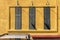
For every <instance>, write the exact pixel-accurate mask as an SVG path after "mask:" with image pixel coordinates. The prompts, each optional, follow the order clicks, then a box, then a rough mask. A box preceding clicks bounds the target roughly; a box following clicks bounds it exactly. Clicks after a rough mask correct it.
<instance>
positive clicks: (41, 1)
mask: <svg viewBox="0 0 60 40" xmlns="http://www.w3.org/2000/svg"><path fill="white" fill-rule="evenodd" d="M32 1H33V6H35V7H39V6H40V7H41V8H40V9H41V10H40V9H39V8H36V9H37V11H36V12H37V14H36V15H38V16H36V18H37V19H36V21H37V24H38V25H41V27H39V26H38V25H36V26H37V27H36V28H37V30H36V31H35V30H29V29H28V27H26V26H28V15H29V14H28V8H23V9H22V10H23V13H25V12H26V14H27V15H25V14H22V16H23V17H22V19H23V20H22V21H23V23H22V24H23V26H22V27H23V29H22V30H15V29H14V23H13V22H14V15H15V14H14V8H13V9H11V12H10V13H11V18H12V19H11V20H12V21H11V25H10V26H11V27H12V29H11V30H9V7H15V6H17V0H0V34H4V33H8V32H9V33H10V32H11V33H21V32H22V33H30V34H36V33H37V34H40V35H43V34H47V35H50V34H52V35H53V34H56V35H58V34H60V0H49V1H48V2H49V5H48V6H50V7H55V8H51V11H50V12H51V14H52V15H51V18H52V20H51V25H52V27H51V30H47V31H46V30H43V27H42V26H43V19H41V18H42V17H43V16H44V15H43V11H42V10H43V7H44V6H47V5H46V4H48V3H47V0H18V2H19V5H18V6H21V7H29V6H32ZM57 8H58V9H57ZM38 10H40V11H38ZM52 10H53V11H55V12H52ZM24 11H25V12H24ZM39 13H42V14H39ZM57 13H58V15H57ZM57 16H58V20H57ZM25 17H26V19H25ZM40 19H41V22H40V21H38V20H40ZM24 20H26V21H24ZM57 22H58V30H57ZM24 23H26V24H24ZM39 28H40V29H41V30H40V29H39ZM14 31H15V32H14Z"/></svg>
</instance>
